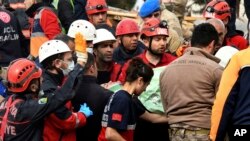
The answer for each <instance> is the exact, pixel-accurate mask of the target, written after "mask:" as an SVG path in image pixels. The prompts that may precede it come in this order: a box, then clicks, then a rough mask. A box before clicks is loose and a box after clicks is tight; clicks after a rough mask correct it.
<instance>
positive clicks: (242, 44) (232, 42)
mask: <svg viewBox="0 0 250 141" xmlns="http://www.w3.org/2000/svg"><path fill="white" fill-rule="evenodd" d="M225 41H226V45H228V46H234V47H237V48H238V49H239V50H243V49H246V48H247V47H248V41H247V40H246V39H245V38H243V37H242V36H240V35H234V36H231V37H225Z"/></svg>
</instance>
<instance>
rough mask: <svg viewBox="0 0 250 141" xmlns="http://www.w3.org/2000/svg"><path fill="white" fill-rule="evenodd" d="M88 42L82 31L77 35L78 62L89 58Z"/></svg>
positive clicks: (76, 50)
mask: <svg viewBox="0 0 250 141" xmlns="http://www.w3.org/2000/svg"><path fill="white" fill-rule="evenodd" d="M86 48H87V42H86V39H85V38H84V36H83V35H82V34H81V33H77V34H76V35H75V52H76V56H77V62H78V61H81V62H84V63H86V62H87V60H88V53H87V50H86Z"/></svg>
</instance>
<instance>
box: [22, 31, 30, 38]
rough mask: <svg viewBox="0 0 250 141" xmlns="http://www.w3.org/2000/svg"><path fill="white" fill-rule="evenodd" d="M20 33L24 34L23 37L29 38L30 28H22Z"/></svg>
mask: <svg viewBox="0 0 250 141" xmlns="http://www.w3.org/2000/svg"><path fill="white" fill-rule="evenodd" d="M22 33H23V35H24V36H25V38H30V30H29V29H24V30H22Z"/></svg>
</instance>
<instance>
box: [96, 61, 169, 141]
mask: <svg viewBox="0 0 250 141" xmlns="http://www.w3.org/2000/svg"><path fill="white" fill-rule="evenodd" d="M126 73H127V75H126V82H125V83H124V85H123V86H122V89H121V90H119V91H117V92H116V93H115V94H113V95H112V96H111V98H110V99H109V102H108V103H107V104H106V106H105V110H104V113H103V119H102V130H101V132H100V134H99V137H98V141H111V140H116V141H133V138H134V130H135V126H136V120H137V119H138V118H143V119H145V120H148V121H150V122H153V123H158V122H167V121H168V119H167V117H166V116H165V115H158V114H153V113H149V112H148V111H146V110H145V109H144V108H143V107H142V106H141V105H139V104H141V103H138V102H139V101H138V99H137V98H136V97H137V96H139V95H140V94H141V93H142V92H143V91H145V89H146V87H147V86H148V84H149V83H150V80H151V79H152V77H153V74H154V73H153V70H152V68H151V67H150V66H148V65H147V64H145V63H144V62H143V60H142V59H140V58H133V59H132V60H131V61H130V65H129V67H128V70H127V72H126ZM151 139H152V138H151Z"/></svg>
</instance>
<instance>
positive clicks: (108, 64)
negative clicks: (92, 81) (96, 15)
mask: <svg viewBox="0 0 250 141" xmlns="http://www.w3.org/2000/svg"><path fill="white" fill-rule="evenodd" d="M96 35H97V37H96V38H95V39H94V40H93V44H94V55H95V59H96V64H97V71H98V75H97V83H98V84H103V83H107V82H109V81H110V80H111V75H115V73H113V68H114V62H113V53H114V46H113V45H114V43H115V41H116V39H115V37H114V36H113V34H112V33H111V32H109V31H108V30H106V29H97V30H96Z"/></svg>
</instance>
